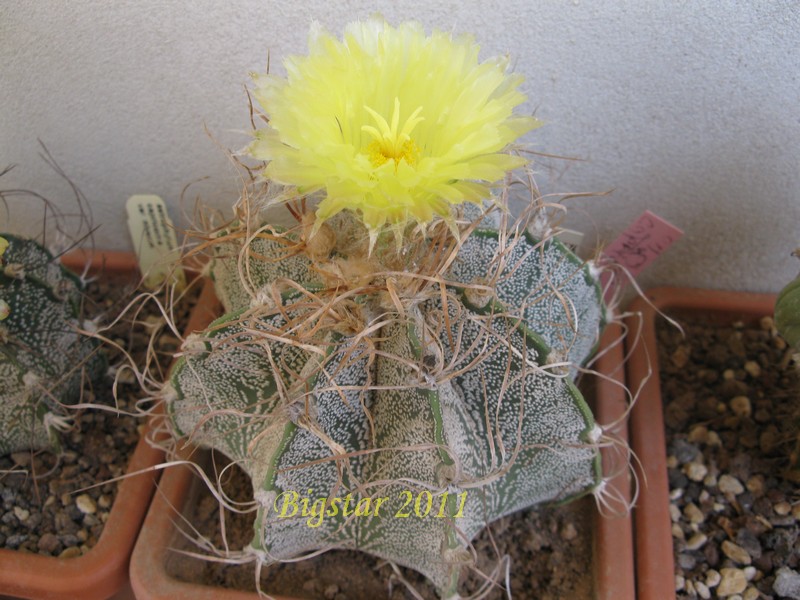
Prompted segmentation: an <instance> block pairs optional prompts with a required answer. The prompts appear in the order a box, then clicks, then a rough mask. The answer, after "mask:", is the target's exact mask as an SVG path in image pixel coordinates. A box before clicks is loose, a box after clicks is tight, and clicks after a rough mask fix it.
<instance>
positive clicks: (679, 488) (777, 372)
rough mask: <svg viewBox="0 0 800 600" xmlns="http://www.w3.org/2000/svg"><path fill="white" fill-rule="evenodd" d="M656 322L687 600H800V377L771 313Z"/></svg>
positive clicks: (679, 587) (680, 574)
mask: <svg viewBox="0 0 800 600" xmlns="http://www.w3.org/2000/svg"><path fill="white" fill-rule="evenodd" d="M678 321H679V322H680V323H681V325H682V326H683V328H684V330H685V332H686V337H685V338H684V337H683V336H682V335H681V333H680V332H679V331H678V330H677V329H676V328H674V327H672V326H670V325H667V324H666V323H665V322H662V323H661V324H660V325H659V330H658V335H659V341H660V348H659V353H660V354H659V361H660V367H661V387H662V394H663V396H664V407H665V415H664V416H665V422H666V427H667V453H668V459H667V461H668V466H669V481H670V501H671V506H670V512H671V516H672V522H673V524H672V532H673V541H674V550H675V565H676V578H675V579H676V583H675V589H676V592H677V596H678V598H698V597H699V598H710V597H728V598H733V599H736V598H738V599H743V600H755V599H757V598H758V599H767V598H796V599H797V598H800V574H798V571H799V570H800V488H799V487H798V484H800V468H799V467H800V465H798V464H797V461H798V455H797V451H798V447H799V446H798V443H799V442H800V437H799V436H800V370H798V367H797V365H796V364H795V363H794V361H793V360H792V358H791V357H792V353H791V350H790V349H789V348H787V346H786V343H785V342H784V340H783V339H781V338H780V337H779V336H778V335H777V333H776V332H775V329H774V326H773V323H772V320H771V318H769V317H765V318H763V319H762V320H761V322H760V323H757V324H751V325H745V324H743V323H734V324H732V325H724V326H723V325H713V324H708V323H707V322H701V321H694V320H693V321H686V320H681V319H680V318H679V319H678Z"/></svg>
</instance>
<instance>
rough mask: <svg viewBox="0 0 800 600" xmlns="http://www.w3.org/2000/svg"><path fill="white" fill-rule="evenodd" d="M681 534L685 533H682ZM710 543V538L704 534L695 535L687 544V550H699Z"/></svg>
mask: <svg viewBox="0 0 800 600" xmlns="http://www.w3.org/2000/svg"><path fill="white" fill-rule="evenodd" d="M681 533H683V532H682V531H681ZM707 541H708V536H706V534H704V533H695V534H694V535H693V536H692V537H690V538H689V540H688V541H687V542H686V549H687V550H699V549H700V548H702V547H703V546H704V545H705V543H706V542H707Z"/></svg>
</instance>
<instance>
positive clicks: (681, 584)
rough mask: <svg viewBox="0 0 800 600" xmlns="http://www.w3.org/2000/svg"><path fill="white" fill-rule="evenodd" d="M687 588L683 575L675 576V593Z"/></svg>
mask: <svg viewBox="0 0 800 600" xmlns="http://www.w3.org/2000/svg"><path fill="white" fill-rule="evenodd" d="M685 587H686V579H684V577H683V575H675V591H676V592H680V591H683V589H684V588H685Z"/></svg>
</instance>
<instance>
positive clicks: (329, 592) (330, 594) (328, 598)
mask: <svg viewBox="0 0 800 600" xmlns="http://www.w3.org/2000/svg"><path fill="white" fill-rule="evenodd" d="M338 593H339V586H338V585H336V584H335V583H332V584H331V585H329V586H328V587H326V588H325V591H324V592H323V595H324V596H325V600H333V599H334V598H335V597H336V594H338Z"/></svg>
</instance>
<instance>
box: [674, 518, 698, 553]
mask: <svg viewBox="0 0 800 600" xmlns="http://www.w3.org/2000/svg"><path fill="white" fill-rule="evenodd" d="M672 537H674V538H675V539H676V540H683V539H685V538H686V536H685V535H684V534H683V529H681V526H680V525H678V524H677V523H673V524H672ZM686 548H687V549H688V550H694V548H689V546H688V545H687V546H686Z"/></svg>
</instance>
